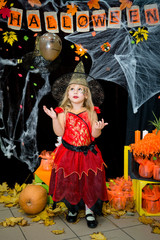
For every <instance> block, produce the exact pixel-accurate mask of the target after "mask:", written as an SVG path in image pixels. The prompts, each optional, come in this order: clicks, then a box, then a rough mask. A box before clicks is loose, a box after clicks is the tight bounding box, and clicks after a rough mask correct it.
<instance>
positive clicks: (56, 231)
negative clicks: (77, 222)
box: [51, 229, 64, 235]
mask: <svg viewBox="0 0 160 240" xmlns="http://www.w3.org/2000/svg"><path fill="white" fill-rule="evenodd" d="M51 232H52V233H54V234H56V235H59V234H62V233H64V229H62V230H53V231H51Z"/></svg>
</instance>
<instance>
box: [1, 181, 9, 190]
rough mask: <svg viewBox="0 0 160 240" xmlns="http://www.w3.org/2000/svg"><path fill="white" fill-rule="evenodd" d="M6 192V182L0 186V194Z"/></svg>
mask: <svg viewBox="0 0 160 240" xmlns="http://www.w3.org/2000/svg"><path fill="white" fill-rule="evenodd" d="M7 191H8V184H7V183H6V182H3V183H2V184H1V185H0V192H7Z"/></svg>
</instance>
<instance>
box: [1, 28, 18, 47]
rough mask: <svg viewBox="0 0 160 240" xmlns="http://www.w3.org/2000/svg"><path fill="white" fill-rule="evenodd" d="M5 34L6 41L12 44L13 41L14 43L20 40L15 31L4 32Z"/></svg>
mask: <svg viewBox="0 0 160 240" xmlns="http://www.w3.org/2000/svg"><path fill="white" fill-rule="evenodd" d="M3 35H4V37H3V40H4V42H7V43H9V44H10V45H11V46H12V45H13V43H14V42H15V41H18V38H17V35H16V33H15V32H13V31H10V32H8V31H7V32H4V33H3Z"/></svg>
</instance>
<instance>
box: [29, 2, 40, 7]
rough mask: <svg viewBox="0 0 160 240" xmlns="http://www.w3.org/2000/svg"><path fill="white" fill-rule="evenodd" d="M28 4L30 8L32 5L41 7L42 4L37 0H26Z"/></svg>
mask: <svg viewBox="0 0 160 240" xmlns="http://www.w3.org/2000/svg"><path fill="white" fill-rule="evenodd" d="M28 3H29V4H30V5H31V6H32V7H34V5H37V6H39V7H40V6H41V5H42V3H41V2H40V1H39V0H28Z"/></svg>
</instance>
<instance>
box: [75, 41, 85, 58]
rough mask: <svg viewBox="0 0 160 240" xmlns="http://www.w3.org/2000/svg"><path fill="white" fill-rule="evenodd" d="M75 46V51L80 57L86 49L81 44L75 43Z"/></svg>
mask: <svg viewBox="0 0 160 240" xmlns="http://www.w3.org/2000/svg"><path fill="white" fill-rule="evenodd" d="M75 46H76V50H75V53H77V54H78V55H79V56H80V57H82V56H83V55H84V54H85V53H86V52H87V49H84V48H83V47H82V45H81V44H80V45H78V44H75Z"/></svg>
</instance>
